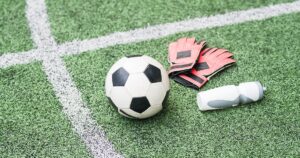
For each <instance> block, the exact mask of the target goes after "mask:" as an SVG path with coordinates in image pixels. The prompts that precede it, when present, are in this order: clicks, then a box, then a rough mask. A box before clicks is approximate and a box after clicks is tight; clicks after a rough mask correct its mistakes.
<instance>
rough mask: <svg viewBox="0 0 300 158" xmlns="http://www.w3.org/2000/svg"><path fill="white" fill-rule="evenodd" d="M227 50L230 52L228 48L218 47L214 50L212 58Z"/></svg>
mask: <svg viewBox="0 0 300 158" xmlns="http://www.w3.org/2000/svg"><path fill="white" fill-rule="evenodd" d="M226 52H228V50H226V49H222V48H218V49H217V50H215V51H214V52H212V53H211V54H210V57H211V58H215V57H217V56H219V55H221V54H223V53H226Z"/></svg>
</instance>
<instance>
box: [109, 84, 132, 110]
mask: <svg viewBox="0 0 300 158" xmlns="http://www.w3.org/2000/svg"><path fill="white" fill-rule="evenodd" d="M110 98H111V100H112V102H113V103H114V104H115V105H117V107H118V108H120V109H121V108H129V107H130V103H131V98H132V96H131V95H130V94H129V92H128V91H127V90H126V88H125V87H113V88H112V90H111V92H110Z"/></svg>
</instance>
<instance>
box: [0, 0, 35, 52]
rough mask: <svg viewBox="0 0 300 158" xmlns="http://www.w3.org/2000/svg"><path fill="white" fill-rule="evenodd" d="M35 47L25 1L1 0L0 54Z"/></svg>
mask: <svg viewBox="0 0 300 158" xmlns="http://www.w3.org/2000/svg"><path fill="white" fill-rule="evenodd" d="M32 47H33V45H32V41H31V38H30V30H29V27H28V25H27V20H26V17H25V1H20V0H8V1H5V0H1V1H0V55H1V54H4V53H8V52H19V51H26V50H29V49H31V48H32Z"/></svg>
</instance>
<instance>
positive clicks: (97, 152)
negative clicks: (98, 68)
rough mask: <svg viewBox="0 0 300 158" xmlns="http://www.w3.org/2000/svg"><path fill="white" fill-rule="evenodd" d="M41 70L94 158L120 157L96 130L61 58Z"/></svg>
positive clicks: (55, 58)
mask: <svg viewBox="0 0 300 158" xmlns="http://www.w3.org/2000/svg"><path fill="white" fill-rule="evenodd" d="M43 69H44V71H45V72H46V74H47V77H48V80H49V81H50V83H52V85H53V88H54V91H55V94H56V96H58V98H59V101H60V103H61V104H62V105H63V111H64V113H65V114H66V115H67V116H68V117H69V119H70V121H71V123H72V125H73V126H74V128H75V131H76V132H77V133H78V134H79V135H80V137H81V139H82V140H83V141H84V143H85V144H86V146H87V147H88V148H89V150H90V152H91V153H92V155H93V156H94V157H121V156H120V155H118V154H117V153H116V152H115V151H114V150H113V146H112V144H111V143H110V142H109V141H108V140H107V139H106V137H105V133H104V132H103V131H102V130H101V129H100V128H98V126H97V124H96V122H95V121H94V120H93V119H92V117H91V112H90V110H89V109H88V108H87V107H86V105H84V102H83V101H82V99H81V94H80V92H79V90H78V89H77V88H76V86H75V84H74V83H73V81H72V79H71V76H70V74H69V72H68V70H67V68H66V66H65V65H64V62H63V61H62V59H61V58H59V57H58V58H57V57H54V58H53V59H49V60H44V61H43Z"/></svg>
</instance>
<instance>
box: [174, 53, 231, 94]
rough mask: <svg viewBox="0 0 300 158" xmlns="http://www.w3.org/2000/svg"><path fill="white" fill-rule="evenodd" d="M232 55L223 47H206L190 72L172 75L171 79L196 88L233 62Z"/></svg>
mask: <svg viewBox="0 0 300 158" xmlns="http://www.w3.org/2000/svg"><path fill="white" fill-rule="evenodd" d="M232 56H233V54H232V53H230V52H228V51H227V50H225V49H219V48H206V49H204V50H203V51H201V53H200V56H199V59H198V61H197V63H196V64H195V66H194V67H193V69H192V70H191V71H190V72H188V73H185V74H179V75H177V76H174V77H173V79H174V80H175V81H176V82H178V83H180V84H182V85H184V86H188V87H192V88H195V89H198V88H200V87H202V86H203V85H204V84H205V83H206V82H207V81H208V80H209V79H210V77H212V76H213V75H214V74H216V73H218V72H219V71H221V70H223V69H225V68H227V67H229V66H231V65H232V64H234V63H235V60H234V59H232V58H231V57H232Z"/></svg>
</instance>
